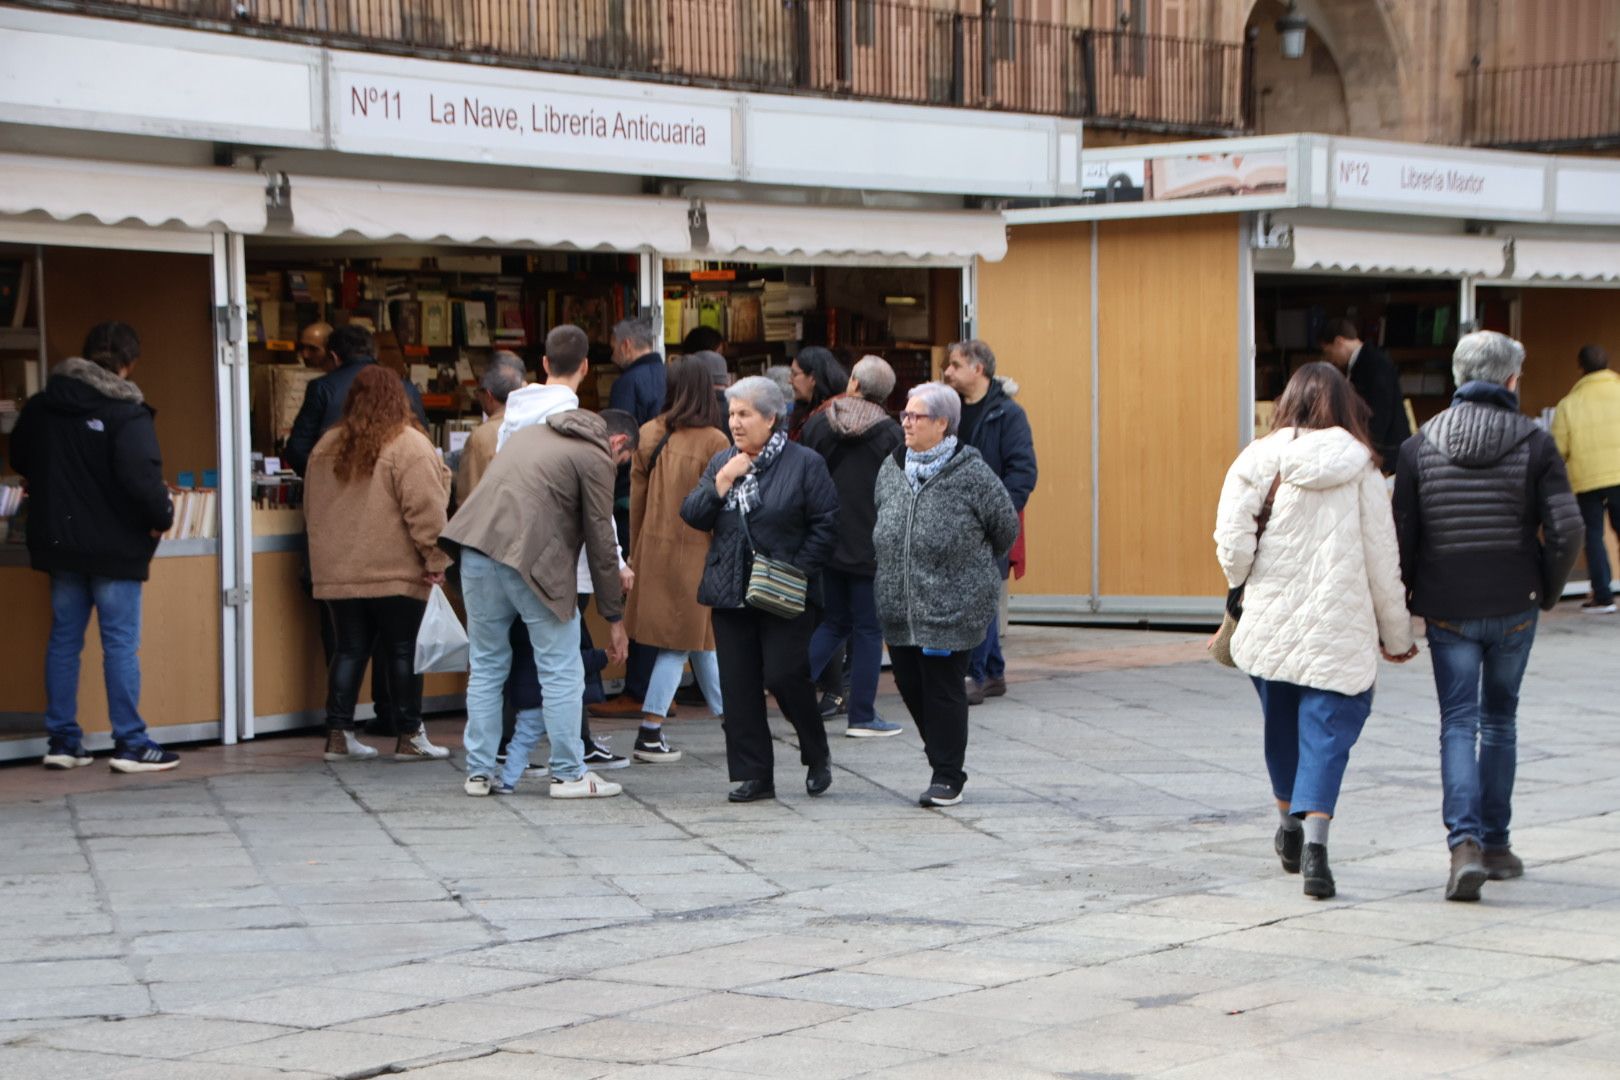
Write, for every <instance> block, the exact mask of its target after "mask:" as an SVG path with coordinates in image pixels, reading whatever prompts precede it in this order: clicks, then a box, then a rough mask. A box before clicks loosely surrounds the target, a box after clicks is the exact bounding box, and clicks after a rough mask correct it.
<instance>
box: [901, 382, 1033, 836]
mask: <svg viewBox="0 0 1620 1080" xmlns="http://www.w3.org/2000/svg"><path fill="white" fill-rule="evenodd" d="M961 416H962V402H961V399H960V398H959V397H957V395H956V393H955V391H953V390H951V389H950V388H949V387H946V386H943V385H941V384H939V383H925V384H924V385H922V386H918V387H915V388H913V389H912V391H911V394H910V396H909V398H908V399H907V400H906V411H905V412H903V413H901V414H900V420H901V425H902V427H904V428H905V433H906V443H905V445H904V446H903V447H901V448H899V449H898V450H896V451H895V453H894V456H893V457H891V458H889V459H888V460H886V461H884V463H883V467H882V468H881V469H880V470H878V479H877V526H876V528H875V529H874V530H873V533H872V540H873V543H874V545H875V547H876V549H877V590H876V591H877V607H878V618H879V620H880V621H881V622H882V623H883V637H884V640H886V641H887V642H888V643H889V658H890V660H891V661H892V662H893V665H894V681H895V685H896V686H897V687H898V688H899V690H900V696H901V697H902V698H903V699H904V700H905V703H906V709H907V710H908V711H910V713H911V717H912V719H913V720H915V721H916V723H917V731H918V732H919V733H920V734H921V735H922V737H923V746H924V749H925V750H926V751H927V753H928V764H929V765H930V766H931V767H932V769H933V780H932V782H931V783H930V785H929V787H928V790H927V791H925V792H923V794H922V797H921V798H920V799H919V800H918V802H919V803H920V804H921V805H923V806H955V805H956V804H957V803H959V802H961V801H962V785H963V784H964V783H965V782H966V781H967V773H965V772H963V771H962V763H963V758H964V757H965V756H966V753H967V722H968V701H967V688H966V686H965V685H964V682H963V680H964V678H965V677H966V675H967V666H968V660H969V658H970V657H971V654H972V652H973V649H974V648H975V647H976V646H977V645H978V644H979V642H981V641H983V640H984V634H985V628H986V627H988V626H989V625H990V620H991V619H992V618H993V617H994V616H995V614H996V607H997V604H998V603H999V601H1000V598H1001V569H1000V560H1001V558H1002V556H1004V555H1006V554H1007V552H1008V551H1010V550H1011V549H1012V546H1013V542H1014V541H1016V540H1017V539H1018V513H1017V511H1016V510H1014V509H1013V502H1012V496H1010V495H1008V494H1007V489H1006V487H1005V486H1003V484H1002V482H1001V479H1000V478H999V477H997V476H996V474H995V473H994V472H993V471H992V470H991V469H990V466H988V465H986V464H985V463H984V459H983V458H981V457H980V456H979V452H978V451H977V450H975V449H974V448H973V447H971V446H964V445H960V444H958V442H957V441H956V426H957V423H958V422H959V421H960V419H961Z"/></svg>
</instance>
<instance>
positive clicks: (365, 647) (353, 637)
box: [304, 364, 450, 761]
mask: <svg viewBox="0 0 1620 1080" xmlns="http://www.w3.org/2000/svg"><path fill="white" fill-rule="evenodd" d="M449 501H450V472H449V470H448V469H446V468H445V467H444V463H443V462H442V461H440V460H439V455H438V452H437V451H435V450H434V448H433V444H432V443H431V442H429V441H428V437H427V436H426V435H425V434H423V432H422V429H421V428H420V427H418V426H417V423H416V418H415V415H414V414H413V413H412V411H411V402H410V399H409V398H408V397H406V396H405V384H404V383H402V382H401V381H400V378H399V376H398V375H397V374H395V373H394V372H392V371H390V370H388V369H387V368H385V367H382V366H380V365H377V364H372V365H370V366H369V367H367V368H366V369H365V370H363V371H361V372H360V374H359V375H357V376H355V380H354V383H353V385H352V386H351V387H350V389H349V395H348V397H347V398H346V399H345V400H344V403H343V419H342V420H340V421H339V422H338V424H337V426H336V427H334V428H332V430H331V431H328V432H327V433H326V434H325V435H323V436H322V437H321V441H320V442H318V443H316V444H315V449H314V451H313V452H312V453H311V454H310V457H309V468H308V470H307V471H306V473H305V476H304V517H305V518H306V519H307V522H308V526H309V561H310V571H311V575H312V576H313V578H314V584H315V599H317V600H319V601H321V603H322V607H323V611H322V617H323V618H325V619H327V620H328V623H329V625H330V627H331V630H332V639H333V642H334V647H333V650H332V663H331V665H330V667H329V668H328V669H327V689H326V726H327V736H326V760H328V761H342V760H360V759H364V758H373V757H376V756H377V751H376V750H374V749H372V748H371V747H369V746H367V745H366V744H365V743H363V742H361V741H360V740H359V739H357V738H355V734H354V706H355V699H356V698H357V697H358V696H359V693H360V679H361V676H362V675H364V674H365V671H366V664H367V662H368V661H369V660H370V658H371V648H372V642H373V641H375V640H377V639H378V638H381V641H382V652H383V653H384V654H386V656H387V657H388V666H387V671H386V673H385V674H386V677H387V680H388V693H389V696H390V697H391V698H392V699H393V702H394V710H395V716H396V717H397V723H398V727H397V729H396V730H395V733H394V734H395V736H396V741H395V744H394V758H395V760H397V761H422V760H427V759H431V758H443V757H448V756H449V753H450V752H449V751H448V750H445V749H443V748H441V747H437V746H434V745H433V744H432V743H430V742H428V737H427V730H426V729H425V728H423V726H422V677H421V676H420V675H417V674H416V671H415V668H416V664H415V660H416V655H415V654H416V631H417V627H419V626H420V625H421V623H422V614H423V612H424V611H425V610H426V609H427V598H428V591H429V589H430V588H431V587H432V586H434V585H437V584H439V583H441V582H443V581H444V571H445V568H446V567H447V566H449V565H450V557H449V556H448V555H446V554H445V553H444V552H443V551H441V550H439V547H438V543H439V533H440V531H441V530H443V528H444V522H445V513H444V512H445V507H446V506H447V505H448V504H449Z"/></svg>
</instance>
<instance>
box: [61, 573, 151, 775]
mask: <svg viewBox="0 0 1620 1080" xmlns="http://www.w3.org/2000/svg"><path fill="white" fill-rule="evenodd" d="M92 608H94V609H95V612H96V616H97V622H98V623H99V624H100V626H101V671H102V675H103V678H104V679H105V681H106V683H107V717H108V719H109V720H110V721H111V722H112V731H113V742H114V743H115V744H117V745H118V746H144V745H145V744H146V743H147V742H148V741H149V740H148V738H147V735H146V722H145V721H144V720H142V719H141V714H140V711H139V708H138V705H139V702H140V699H141V660H140V656H139V655H138V654H139V652H140V647H141V583H140V582H138V581H124V580H121V579H116V578H104V577H92V576H91V575H89V574H80V573H75V572H72V571H67V570H54V571H52V572H51V636H50V639H49V640H48V641H47V642H46V645H45V728H46V730H47V731H48V732H49V733H50V737H51V742H52V743H53V744H58V743H59V744H60V745H62V746H64V747H77V746H78V745H79V744H80V741H81V740H82V739H83V738H84V732H83V731H82V730H80V728H79V654H80V653H82V652H83V651H84V631H85V628H86V627H87V626H89V624H90V611H91V609H92Z"/></svg>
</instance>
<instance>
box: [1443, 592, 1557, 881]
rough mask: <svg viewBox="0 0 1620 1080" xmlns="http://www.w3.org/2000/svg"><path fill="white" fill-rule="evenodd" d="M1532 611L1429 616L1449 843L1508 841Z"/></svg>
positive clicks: (1500, 844)
mask: <svg viewBox="0 0 1620 1080" xmlns="http://www.w3.org/2000/svg"><path fill="white" fill-rule="evenodd" d="M1536 618H1537V612H1536V609H1534V608H1531V609H1530V610H1529V611H1526V612H1523V613H1521V614H1518V615H1508V616H1503V617H1498V618H1492V619H1458V620H1456V621H1455V622H1450V621H1446V620H1442V619H1430V620H1429V651H1430V653H1432V654H1433V657H1434V688H1435V694H1436V696H1437V697H1439V699H1440V786H1441V788H1442V789H1443V790H1444V792H1445V797H1444V802H1443V803H1442V814H1443V816H1444V817H1445V822H1446V829H1447V830H1448V832H1449V835H1448V836H1447V837H1446V843H1447V844H1448V845H1449V846H1451V847H1456V846H1457V845H1458V844H1460V843H1462V842H1463V841H1464V840H1473V841H1474V842H1475V843H1477V844H1479V845H1480V846H1481V847H1483V848H1486V849H1488V850H1492V851H1496V850H1500V849H1502V848H1505V847H1507V846H1508V823H1509V822H1510V821H1511V820H1512V817H1513V774H1514V772H1515V770H1516V768H1517V766H1518V756H1519V751H1518V744H1519V736H1518V725H1517V717H1518V712H1519V684H1520V683H1521V682H1523V681H1524V669H1525V666H1526V665H1527V664H1528V663H1529V662H1530V646H1531V645H1532V644H1534V643H1535V640H1536Z"/></svg>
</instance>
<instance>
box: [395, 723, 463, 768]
mask: <svg viewBox="0 0 1620 1080" xmlns="http://www.w3.org/2000/svg"><path fill="white" fill-rule="evenodd" d="M449 756H450V750H449V748H447V747H443V746H434V745H433V744H432V743H430V742H428V736H427V728H425V727H424V728H417V729H416V734H415V735H412V736H411V737H410V738H408V739H400V740H398V741H397V742H395V743H394V760H395V761H442V760H444V759H445V758H447V757H449Z"/></svg>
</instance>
